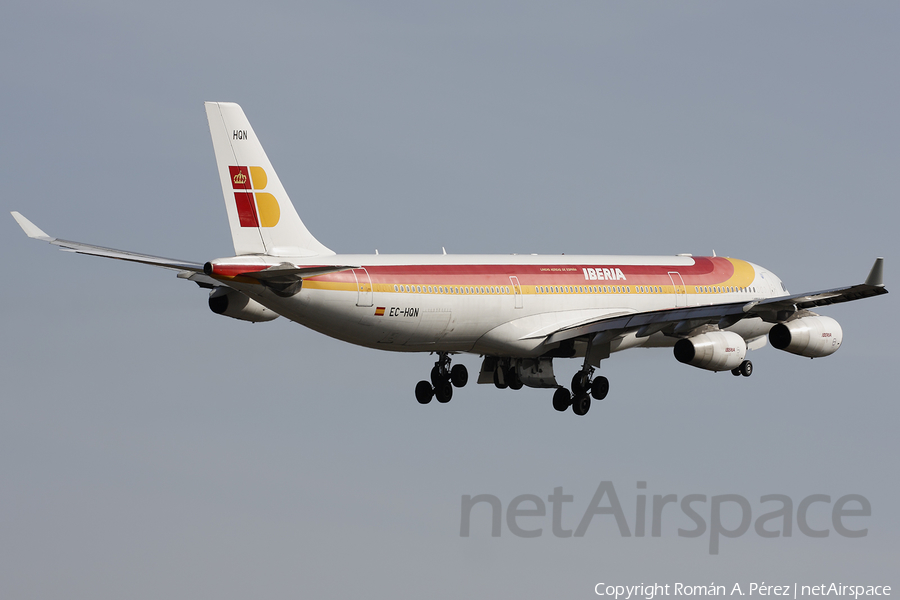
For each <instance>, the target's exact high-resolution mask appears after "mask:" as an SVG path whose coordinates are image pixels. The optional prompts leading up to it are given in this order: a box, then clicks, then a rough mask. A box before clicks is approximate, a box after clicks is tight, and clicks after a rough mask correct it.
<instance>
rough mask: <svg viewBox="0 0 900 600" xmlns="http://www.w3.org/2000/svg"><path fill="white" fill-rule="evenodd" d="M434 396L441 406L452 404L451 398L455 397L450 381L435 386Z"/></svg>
mask: <svg viewBox="0 0 900 600" xmlns="http://www.w3.org/2000/svg"><path fill="white" fill-rule="evenodd" d="M434 396H435V398H437V401H438V402H440V403H441V404H446V403H447V402H450V398H452V397H453V386H452V385H451V384H450V380H444V381H442V382H440V383H439V384H437V385H436V386H434Z"/></svg>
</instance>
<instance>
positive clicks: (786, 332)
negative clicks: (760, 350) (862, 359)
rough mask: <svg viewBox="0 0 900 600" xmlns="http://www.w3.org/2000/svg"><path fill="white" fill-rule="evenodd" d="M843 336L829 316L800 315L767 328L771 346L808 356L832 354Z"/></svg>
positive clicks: (816, 356) (838, 326) (839, 328)
mask: <svg viewBox="0 0 900 600" xmlns="http://www.w3.org/2000/svg"><path fill="white" fill-rule="evenodd" d="M843 338H844V332H843V331H842V330H841V326H840V325H839V324H838V322H837V321H835V320H834V319H832V318H831V317H820V316H815V317H801V318H799V319H796V320H794V321H788V322H787V323H778V324H776V325H775V326H774V327H772V329H770V330H769V341H770V342H771V343H772V346H774V347H775V348H778V349H779V350H784V351H785V352H790V353H791V354H799V355H800V356H808V357H809V358H819V357H821V356H828V355H829V354H834V353H835V352H837V349H838V348H840V347H841V340H842V339H843Z"/></svg>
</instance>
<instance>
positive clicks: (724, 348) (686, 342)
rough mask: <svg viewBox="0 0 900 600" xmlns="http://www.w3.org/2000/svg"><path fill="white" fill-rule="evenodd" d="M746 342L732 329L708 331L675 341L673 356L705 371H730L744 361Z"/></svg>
mask: <svg viewBox="0 0 900 600" xmlns="http://www.w3.org/2000/svg"><path fill="white" fill-rule="evenodd" d="M746 355H747V342H745V341H744V338H742V337H741V336H739V335H738V334H736V333H734V332H732V331H710V332H709V333H702V334H700V335H695V336H694V337H689V338H685V339H683V340H678V341H677V342H676V343H675V358H676V359H678V361H679V362H683V363H685V364H688V365H692V366H694V367H699V368H701V369H706V370H707V371H730V370H732V369H735V368H737V367H739V366H740V365H741V363H742V362H744V356H746Z"/></svg>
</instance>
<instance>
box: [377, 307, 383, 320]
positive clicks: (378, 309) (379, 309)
mask: <svg viewBox="0 0 900 600" xmlns="http://www.w3.org/2000/svg"><path fill="white" fill-rule="evenodd" d="M375 316H376V317H383V316H384V307H383V306H379V307H378V308H376V309H375Z"/></svg>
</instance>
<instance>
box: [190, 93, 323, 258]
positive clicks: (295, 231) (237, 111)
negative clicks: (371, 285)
mask: <svg viewBox="0 0 900 600" xmlns="http://www.w3.org/2000/svg"><path fill="white" fill-rule="evenodd" d="M206 118H207V119H208V120H209V132H210V135H211V136H212V142H213V149H214V150H215V152H216V164H217V165H218V167H219V179H220V180H221V182H222V192H223V194H224V195H225V209H226V211H227V212H228V224H229V225H230V226H231V237H232V240H233V241H234V252H235V254H237V255H242V254H268V255H271V256H317V255H331V254H334V252H332V251H331V250H329V249H328V248H326V247H325V246H323V245H322V244H321V243H319V241H318V240H317V239H316V238H314V237H313V235H312V234H311V233H310V232H309V230H308V229H307V228H306V226H305V225H304V224H303V221H301V220H300V217H299V215H297V211H296V210H295V209H294V205H293V204H291V200H290V198H288V195H287V193H286V192H285V191H284V187H282V185H281V181H280V180H279V179H278V175H276V173H275V169H273V168H272V164H271V163H270V162H269V159H268V158H267V157H266V153H265V151H264V150H263V147H262V144H260V142H259V139H257V137H256V134H255V133H254V132H253V128H252V127H251V126H250V122H249V121H248V120H247V117H246V116H244V111H243V110H241V107H240V106H238V105H237V104H234V103H232V102H207V103H206Z"/></svg>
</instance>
